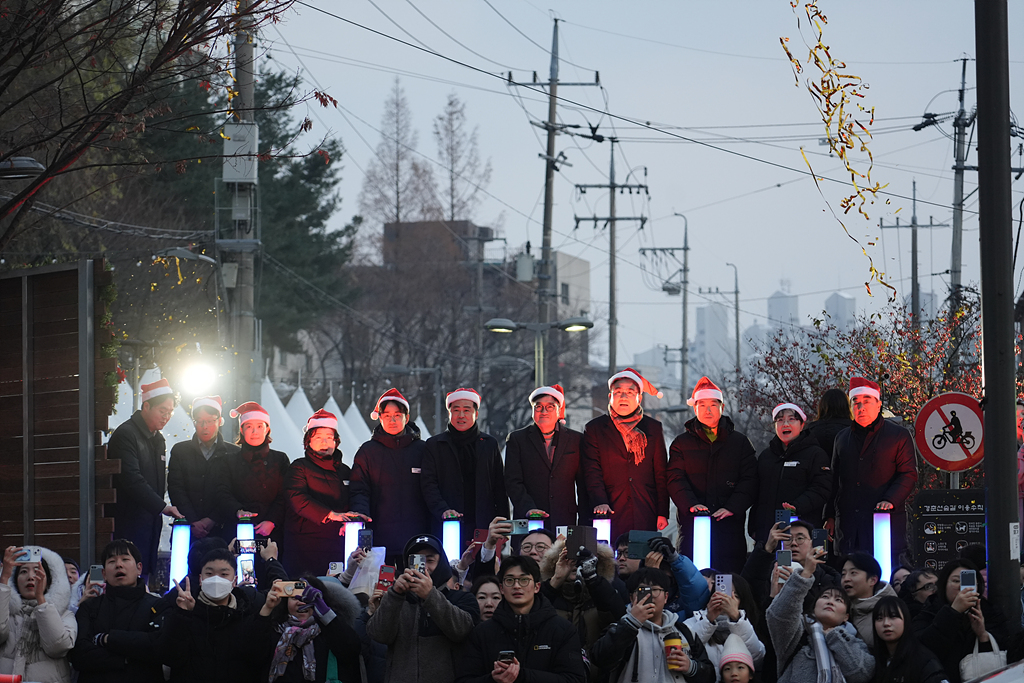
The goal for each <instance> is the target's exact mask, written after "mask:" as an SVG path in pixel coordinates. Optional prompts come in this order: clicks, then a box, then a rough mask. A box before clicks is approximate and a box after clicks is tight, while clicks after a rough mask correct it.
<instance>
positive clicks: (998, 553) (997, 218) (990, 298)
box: [974, 0, 1021, 634]
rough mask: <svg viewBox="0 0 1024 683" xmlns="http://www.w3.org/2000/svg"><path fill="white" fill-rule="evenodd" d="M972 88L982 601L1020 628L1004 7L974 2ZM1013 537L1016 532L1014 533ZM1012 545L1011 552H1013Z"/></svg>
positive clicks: (999, 1)
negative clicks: (981, 395)
mask: <svg viewBox="0 0 1024 683" xmlns="http://www.w3.org/2000/svg"><path fill="white" fill-rule="evenodd" d="M974 27H975V29H974V30H975V41H974V42H975V51H976V54H977V61H976V63H975V69H976V74H977V75H976V79H977V83H978V91H977V92H978V187H979V190H978V197H979V202H978V219H979V220H978V223H979V228H980V233H981V316H982V326H981V331H982V363H983V365H982V367H983V370H982V378H983V381H984V386H985V397H986V399H987V400H986V405H985V452H986V453H987V454H988V457H986V458H985V461H984V462H985V465H984V466H985V507H986V511H985V514H986V525H985V536H986V548H987V550H988V567H989V569H988V581H989V584H988V585H989V589H988V598H989V600H991V601H992V604H995V605H999V606H1000V607H1001V608H1002V609H1003V610H1004V611H1005V616H1006V623H1007V625H1008V627H1009V628H1010V629H1011V633H1012V634H1015V633H1017V632H1018V631H1019V629H1020V627H1021V623H1020V616H1021V605H1020V576H1019V567H1020V563H1019V557H1020V547H1019V541H1016V542H1015V543H1014V544H1011V539H1013V538H1019V529H1020V526H1019V523H1020V520H1019V519H1018V518H1017V483H1016V482H1017V480H1016V478H1015V473H1016V459H1015V458H1014V457H1013V454H1014V453H1015V452H1016V450H1017V440H1016V425H1015V387H1014V383H1015V382H1014V378H1015V370H1016V368H1015V358H1014V331H1013V304H1014V292H1013V269H1012V268H1013V266H1012V258H1013V235H1012V232H1013V231H1012V208H1011V197H1010V145H1009V139H1010V127H1009V125H1010V86H1009V62H1008V59H1009V49H1008V45H1007V41H1008V38H1007V30H1008V29H1007V8H1006V0H976V1H975V3H974ZM1015 532H1018V533H1017V534H1015ZM1014 545H1016V547H1014Z"/></svg>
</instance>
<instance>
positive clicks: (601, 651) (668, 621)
mask: <svg viewBox="0 0 1024 683" xmlns="http://www.w3.org/2000/svg"><path fill="white" fill-rule="evenodd" d="M626 587H627V590H629V594H630V604H629V611H628V612H626V614H625V615H623V617H622V618H621V619H619V620H618V621H617V622H615V623H614V624H612V625H611V626H610V627H609V628H608V630H607V631H605V633H604V635H603V636H601V637H600V638H599V639H598V640H597V642H595V643H594V646H593V647H592V648H591V652H590V660H591V662H593V664H594V665H595V666H597V667H599V668H601V669H606V670H608V671H609V672H610V678H609V680H610V681H613V682H614V683H629V682H630V681H658V682H659V683H661V682H668V681H678V680H680V679H681V680H683V681H686V682H687V683H714V681H715V678H716V674H715V668H714V666H712V665H711V661H710V660H709V659H708V654H707V650H706V648H705V647H704V643H702V642H701V640H700V639H699V638H697V637H696V636H694V634H693V632H692V631H691V630H690V629H689V628H688V627H687V626H686V625H685V624H684V623H683V622H682V621H680V620H679V617H678V616H677V615H676V614H675V613H674V612H670V611H668V610H666V609H665V603H666V602H667V601H668V593H669V590H670V587H671V579H670V578H669V576H668V574H666V573H665V572H663V571H661V570H660V569H651V568H650V567H643V568H641V569H639V570H637V571H635V572H633V574H632V575H631V576H630V577H629V581H628V582H626ZM666 639H669V640H672V639H677V640H678V641H679V642H680V643H681V646H675V647H671V648H669V647H666V644H665V641H666Z"/></svg>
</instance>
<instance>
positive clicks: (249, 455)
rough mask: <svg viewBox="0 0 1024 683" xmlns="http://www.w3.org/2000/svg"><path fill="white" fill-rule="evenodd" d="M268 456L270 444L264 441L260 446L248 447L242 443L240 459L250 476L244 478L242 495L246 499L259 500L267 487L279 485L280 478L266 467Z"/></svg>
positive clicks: (245, 443)
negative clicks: (248, 469) (248, 470)
mask: <svg viewBox="0 0 1024 683" xmlns="http://www.w3.org/2000/svg"><path fill="white" fill-rule="evenodd" d="M269 454H270V442H268V441H264V442H263V444H262V445H260V446H255V447H254V446H250V445H249V444H248V443H247V442H246V441H245V440H243V441H242V459H243V460H245V462H246V464H248V465H249V468H250V474H249V476H247V477H246V478H245V483H244V484H243V491H242V494H243V495H244V496H245V498H247V499H259V498H260V497H261V496H262V495H264V491H266V490H267V488H268V487H277V486H279V485H280V480H279V479H278V477H279V476H280V475H279V473H278V472H277V471H276V470H272V469H270V468H269V467H267V462H268V461H267V456H268V455H269Z"/></svg>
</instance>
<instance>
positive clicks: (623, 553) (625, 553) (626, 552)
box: [615, 550, 629, 557]
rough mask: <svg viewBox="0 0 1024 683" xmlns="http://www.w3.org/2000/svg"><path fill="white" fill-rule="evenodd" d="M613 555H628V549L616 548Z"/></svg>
mask: <svg viewBox="0 0 1024 683" xmlns="http://www.w3.org/2000/svg"><path fill="white" fill-rule="evenodd" d="M615 557H629V550H616V551H615Z"/></svg>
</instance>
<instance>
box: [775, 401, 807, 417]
mask: <svg viewBox="0 0 1024 683" xmlns="http://www.w3.org/2000/svg"><path fill="white" fill-rule="evenodd" d="M783 410H792V411H793V412H794V413H796V414H797V415H799V416H800V419H801V420H802V421H804V422H807V414H806V413H805V412H804V411H802V410H800V406H798V405H797V404H795V403H780V404H779V405H777V406H775V407H774V408H773V409H772V419H773V420H774V419H775V416H776V415H778V414H779V413H781V412H782V411H783Z"/></svg>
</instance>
